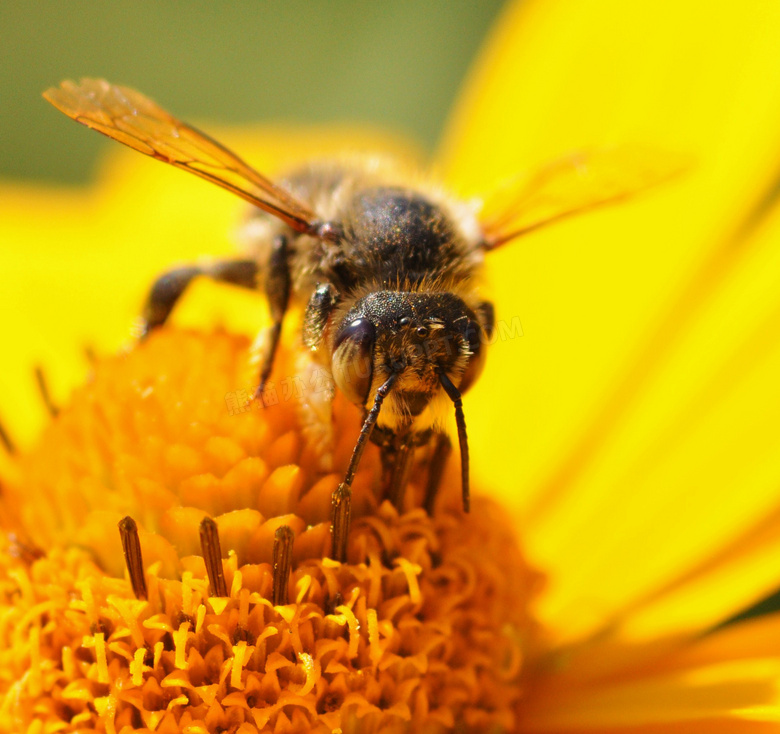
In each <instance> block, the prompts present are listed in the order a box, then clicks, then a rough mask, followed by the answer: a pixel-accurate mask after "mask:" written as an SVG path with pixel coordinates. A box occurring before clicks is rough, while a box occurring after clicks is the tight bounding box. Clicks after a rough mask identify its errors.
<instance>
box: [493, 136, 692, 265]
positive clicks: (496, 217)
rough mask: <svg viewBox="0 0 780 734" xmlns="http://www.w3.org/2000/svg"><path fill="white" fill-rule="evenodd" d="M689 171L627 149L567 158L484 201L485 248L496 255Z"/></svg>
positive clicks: (658, 155) (679, 160)
mask: <svg viewBox="0 0 780 734" xmlns="http://www.w3.org/2000/svg"><path fill="white" fill-rule="evenodd" d="M690 165H691V161H690V159H688V158H685V157H684V156H681V155H673V154H670V153H663V152H661V151H658V150H653V149H650V148H643V147H640V146H628V145H624V146H615V147H609V148H598V149H595V150H592V151H587V152H582V153H574V154H572V155H569V156H566V157H565V158H562V159H560V160H558V161H555V162H553V163H551V164H549V165H548V166H545V167H544V168H541V169H539V170H537V171H535V172H533V173H530V174H526V175H522V176H518V177H517V178H515V179H513V180H512V181H510V182H509V184H508V185H507V186H505V187H503V188H502V189H500V190H499V191H498V192H496V194H495V195H493V196H492V197H490V198H488V199H487V201H486V203H485V209H484V212H483V216H482V226H483V229H484V232H485V248H486V249H488V250H492V249H495V248H497V247H500V246H501V245H503V244H505V243H507V242H509V241H510V240H513V239H515V238H516V237H520V236H521V235H524V234H526V233H528V232H531V231H533V230H535V229H538V228H540V227H543V226H545V225H547V224H551V223H553V222H557V221H558V220H560V219H564V218H565V217H569V216H571V215H573V214H577V213H580V212H584V211H588V210H590V209H593V208H595V207H597V206H601V205H603V204H609V203H612V202H615V201H619V200H621V199H624V198H626V197H628V196H631V195H633V194H635V193H637V192H639V191H642V190H643V189H646V188H648V187H650V186H654V185H656V184H659V183H661V182H663V181H666V180H668V179H670V178H672V177H674V176H675V175H677V174H680V173H682V172H683V171H684V170H686V169H687V168H689V167H690Z"/></svg>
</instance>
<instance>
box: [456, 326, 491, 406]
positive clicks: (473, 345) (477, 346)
mask: <svg viewBox="0 0 780 734" xmlns="http://www.w3.org/2000/svg"><path fill="white" fill-rule="evenodd" d="M465 337H466V339H467V340H468V343H469V351H470V352H471V356H470V357H469V361H468V362H467V363H466V369H465V370H463V374H462V375H461V378H460V384H459V385H458V390H460V392H461V393H464V392H466V390H468V389H469V388H470V387H471V386H472V385H473V384H474V383H475V382H476V381H477V378H478V377H479V376H480V375H481V374H482V370H483V368H484V367H485V349H484V345H483V344H482V328H481V327H480V326H479V324H477V323H475V322H474V321H471V322H469V325H468V328H467V329H466V333H465Z"/></svg>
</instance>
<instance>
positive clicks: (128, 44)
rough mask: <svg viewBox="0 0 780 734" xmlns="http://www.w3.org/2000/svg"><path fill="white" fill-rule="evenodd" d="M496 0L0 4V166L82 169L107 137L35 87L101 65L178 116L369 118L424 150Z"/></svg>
mask: <svg viewBox="0 0 780 734" xmlns="http://www.w3.org/2000/svg"><path fill="white" fill-rule="evenodd" d="M501 5H502V1H501V0H481V1H480V2H466V1H461V0H455V1H452V0H450V1H448V0H427V1H425V2H416V1H415V0H398V1H391V2H379V3H369V2H357V0H331V1H330V2H326V1H325V0H288V1H287V2H281V1H280V0H236V1H235V2H229V3H228V2H205V1H204V0H195V1H191V2H188V3H172V2H139V1H138V0H132V1H131V0H115V1H113V2H102V3H101V2H94V0H68V1H67V2H62V0H44V1H42V2H34V3H30V2H26V1H25V0H2V2H0V29H1V30H2V38H3V41H2V44H0V109H2V114H1V115H0V136H1V137H0V139H1V140H2V144H1V145H0V177H2V178H22V179H28V180H45V181H49V182H81V181H85V180H88V179H89V177H90V174H91V171H92V170H93V167H94V165H95V162H96V160H97V157H98V156H99V154H100V150H101V146H102V145H104V144H107V141H105V140H102V139H101V138H100V136H96V135H85V134H84V131H83V130H82V129H80V128H79V127H78V126H77V125H73V124H67V123H66V122H65V121H64V120H63V118H62V116H61V115H60V114H59V113H57V112H56V111H55V110H54V109H53V108H51V107H50V106H49V105H48V104H46V102H44V100H43V99H41V96H40V95H41V92H42V91H43V90H44V89H45V88H46V87H49V86H52V85H53V84H57V83H58V82H59V81H60V80H62V79H65V78H78V77H82V76H102V77H106V78H107V79H109V80H111V81H113V82H116V83H121V84H125V85H127V86H132V87H136V88H137V89H139V90H141V91H143V92H144V93H145V94H148V95H149V96H150V97H152V98H153V99H155V100H157V101H158V102H160V103H161V104H163V106H164V107H166V108H167V109H169V110H171V111H172V112H174V113H175V114H176V115H177V116H179V117H182V118H184V119H195V120H208V121H214V122H217V123H241V122H257V121H262V120H273V121H285V120H290V121H295V122H333V121H352V122H368V123H371V124H373V125H375V126H376V125H378V126H380V127H384V128H387V129H389V130H394V131H396V132H402V133H406V134H409V135H411V136H412V138H413V139H415V140H416V141H417V142H419V143H420V144H422V145H423V146H424V147H426V148H428V149H430V148H432V147H433V145H434V144H435V142H436V139H437V136H438V133H439V131H440V130H441V128H442V125H443V123H444V120H445V118H446V114H447V111H448V109H449V107H450V105H451V104H452V102H453V100H454V97H455V95H456V93H457V90H458V87H459V85H460V83H461V81H462V80H463V77H464V75H465V73H466V71H467V69H468V65H469V62H470V61H471V60H472V58H473V57H474V55H475V53H476V52H477V50H478V49H479V47H480V44H481V42H482V40H483V38H484V36H485V34H486V32H487V30H488V29H489V28H490V25H491V23H492V21H493V20H494V19H495V17H496V15H497V13H498V11H499V9H500V6H501Z"/></svg>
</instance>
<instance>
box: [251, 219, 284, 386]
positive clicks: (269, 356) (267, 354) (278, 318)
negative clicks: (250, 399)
mask: <svg viewBox="0 0 780 734" xmlns="http://www.w3.org/2000/svg"><path fill="white" fill-rule="evenodd" d="M290 280H291V279H290V266H289V263H288V261H287V236H286V235H283V234H280V235H277V236H276V237H274V242H273V247H272V249H271V257H270V258H268V272H267V275H266V279H265V294H266V297H267V298H268V305H269V306H270V307H271V319H272V320H273V324H272V325H271V326H270V327H268V330H267V331H266V332H265V334H264V335H263V336H264V338H263V351H264V354H263V355H262V358H261V360H260V380H259V382H258V385H257V390H256V391H255V400H262V399H263V392H264V391H265V385H266V383H267V382H268V378H269V377H270V376H271V369H272V368H273V365H274V355H275V354H276V347H277V346H278V345H279V337H280V336H281V335H282V321H283V319H284V314H285V313H286V311H287V304H288V303H289V301H290Z"/></svg>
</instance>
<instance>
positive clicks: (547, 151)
mask: <svg viewBox="0 0 780 734" xmlns="http://www.w3.org/2000/svg"><path fill="white" fill-rule="evenodd" d="M778 29H780V8H775V7H772V8H769V7H767V6H766V5H764V4H758V3H748V4H747V5H743V6H740V7H735V6H732V7H726V6H720V7H718V8H713V9H712V12H710V11H709V10H708V11H707V12H706V13H703V12H702V10H701V8H700V7H695V6H692V5H682V6H681V5H679V4H676V3H673V2H662V3H661V4H660V5H659V4H654V5H653V6H652V7H651V6H649V5H648V6H645V7H643V8H638V7H637V6H636V5H626V4H624V3H619V2H616V1H614V2H613V1H612V0H597V1H596V2H592V3H588V4H584V5H578V6H573V5H572V4H571V3H562V2H544V3H542V2H535V3H534V2H530V3H521V4H516V5H515V6H513V7H512V8H511V9H510V10H509V12H508V14H507V16H506V18H505V22H504V23H503V24H499V31H498V35H497V37H496V39H495V42H494V43H493V44H492V45H491V46H490V47H489V51H488V53H487V54H486V56H485V57H484V59H483V62H482V65H481V67H479V68H478V70H477V73H476V74H475V76H474V77H473V79H472V82H471V84H470V86H469V87H468V88H467V91H466V94H465V96H464V100H463V101H462V103H461V105H460V107H459V109H458V111H457V113H456V116H455V121H454V123H453V126H452V127H451V128H450V131H449V133H448V135H447V136H446V137H445V142H444V145H443V148H442V156H443V167H444V168H445V170H446V171H447V172H448V175H449V177H450V181H451V182H452V183H453V186H454V187H456V188H457V189H459V190H463V191H468V192H471V193H476V192H480V191H482V192H484V191H485V190H487V189H489V187H490V185H491V183H494V182H496V181H501V180H502V179H504V178H506V177H507V176H510V175H511V174H512V173H513V172H514V171H516V170H517V169H518V168H519V167H521V166H523V165H534V164H538V163H540V162H541V161H543V160H545V159H549V158H554V157H556V156H557V155H559V154H560V153H562V152H564V151H565V150H566V149H567V148H578V147H582V146H583V145H588V144H599V143H608V142H615V141H616V142H620V141H628V142H630V141H634V140H641V141H643V142H645V143H648V144H651V145H657V146H658V147H659V149H660V150H678V151H687V152H691V153H693V154H695V155H696V156H697V158H698V164H697V166H696V168H695V170H694V171H692V172H691V174H690V175H689V176H687V177H686V179H685V180H684V181H682V182H680V183H677V184H672V185H669V186H667V187H666V188H665V189H664V190H659V191H658V192H657V193H652V194H648V195H647V196H645V197H644V198H643V199H642V200H637V201H635V202H631V203H627V204H625V205H622V206H621V207H619V208H614V209H612V210H610V211H604V212H601V213H598V214H593V215H590V216H589V217H587V218H585V219H582V220H579V221H576V222H567V223H564V224H561V225H558V226H557V227H555V228H554V229H551V230H549V231H548V232H545V233H544V234H539V235H535V236H533V237H529V238H527V239H526V241H525V242H520V243H514V244H512V245H508V246H507V247H506V249H505V251H500V252H497V253H495V254H494V255H491V256H490V257H491V258H492V260H491V263H490V268H491V273H492V275H493V280H494V292H495V296H496V301H497V303H498V314H499V317H502V318H503V319H504V321H505V322H510V323H511V320H512V319H514V318H518V319H519V320H520V321H521V322H522V336H523V338H522V339H517V338H515V339H508V340H507V341H503V342H502V341H499V343H498V344H497V345H496V346H495V347H494V349H493V354H492V355H491V360H489V361H488V368H487V370H486V372H485V375H484V376H483V379H482V383H481V384H480V385H479V386H477V388H476V389H475V390H474V397H473V398H471V396H470V399H471V405H470V408H471V409H470V411H469V427H470V435H472V436H473V437H474V438H473V449H474V456H475V460H474V464H475V466H476V467H479V466H480V464H481V465H482V466H489V467H490V472H491V474H490V477H491V480H492V482H494V483H495V485H496V486H506V487H509V486H514V487H516V488H517V489H516V492H517V494H516V495H515V496H514V497H513V498H512V500H513V501H514V503H515V506H516V507H518V508H521V509H523V510H524V513H523V516H524V518H525V526H526V530H527V543H528V547H529V552H530V554H531V556H532V557H533V558H534V559H535V560H536V562H537V563H539V564H540V565H541V566H542V567H543V568H546V569H549V570H551V572H552V573H551V576H552V583H551V588H550V594H549V595H548V597H547V603H546V605H545V608H544V609H543V610H542V611H543V614H544V616H545V618H546V619H547V620H549V621H551V622H552V623H553V624H555V625H556V626H557V627H558V628H559V629H566V630H567V634H569V635H576V634H577V631H579V632H582V633H585V632H587V631H588V630H589V629H593V628H594V627H595V626H598V625H599V624H600V623H603V621H604V620H605V619H608V618H612V616H613V615H614V614H615V613H617V612H618V611H619V610H620V609H621V608H625V606H626V605H628V604H630V603H631V601H635V600H636V599H637V598H638V597H640V596H641V595H642V594H646V593H648V592H649V591H650V590H652V589H654V588H658V586H659V585H663V584H664V582H665V581H669V580H670V579H673V578H675V577H676V576H677V575H678V574H680V573H685V572H686V570H687V569H689V568H690V567H691V565H695V564H697V563H699V562H701V561H702V559H703V558H704V557H707V555H708V554H711V553H714V552H716V551H717V550H718V549H719V547H721V546H722V544H723V543H726V542H728V541H729V540H731V539H733V538H734V537H735V536H736V535H737V534H738V533H739V531H740V530H741V529H744V528H745V527H747V526H748V525H750V524H751V523H752V522H754V521H755V520H756V518H757V517H758V516H760V514H761V513H762V512H765V511H766V510H767V508H768V507H770V506H771V505H772V502H771V488H772V486H776V479H777V470H778V466H777V462H776V461H773V458H772V457H773V456H776V455H777V452H774V454H773V453H772V450H771V446H770V444H771V440H772V435H773V434H772V433H771V431H770V430H769V427H770V426H771V423H770V420H771V415H772V414H773V410H774V411H776V408H773V407H772V406H773V405H775V404H776V403H775V400H776V398H777V397H778V394H777V389H776V387H775V383H776V381H775V382H773V380H772V374H773V373H774V374H776V370H777V360H778V355H777V354H776V350H775V351H773V346H774V344H775V343H776V341H775V340H772V339H771V338H770V335H771V333H772V330H773V329H775V328H776V314H777V312H776V310H774V309H775V308H776V306H777V302H776V300H773V299H772V294H773V293H776V292H777V289H776V281H773V278H774V277H775V274H776V273H777V272H778V270H777V264H776V261H775V260H774V257H775V256H774V252H773V250H772V248H771V242H772V238H773V237H775V236H776V234H770V233H769V232H762V233H761V234H760V236H749V235H752V234H753V233H752V232H750V231H749V230H750V227H751V226H753V225H754V224H755V222H753V221H752V218H753V217H754V215H757V213H758V214H766V212H765V211H763V210H762V208H761V207H762V205H764V204H765V203H766V202H765V201H764V200H763V198H762V197H763V196H764V192H766V191H768V190H770V189H771V184H770V182H771V181H772V180H773V177H774V176H775V174H776V173H777V172H776V170H775V168H776V161H777V159H778V157H779V156H778V154H780V137H778V135H777V132H776V131H777V129H778V128H779V127H780V104H779V103H778V99H777V98H776V96H775V95H772V94H771V93H769V91H768V90H771V89H774V88H776V87H777V85H778V83H780V57H778V56H777V54H776V50H775V41H774V39H775V38H776V36H777V33H778ZM741 227H743V229H740V228H741ZM773 227H774V225H773ZM775 249H776V248H775ZM508 273H509V274H511V275H510V276H508V275H507V274H508ZM773 289H774V290H773ZM736 314H739V316H737V315H736ZM743 315H744V317H745V319H746V321H741V320H738V319H739V318H740V317H741V316H743ZM732 319H733V320H732ZM729 327H730V328H729ZM507 333H509V334H512V330H511V329H508V330H507ZM514 333H515V335H519V334H518V331H517V330H515V331H514ZM499 403H500V404H501V406H502V411H503V412H504V414H506V415H508V416H511V421H512V429H511V430H507V424H506V422H504V421H496V420H495V407H496V405H497V404H499ZM519 447H521V451H520V452H518V448H519ZM518 454H519V455H518ZM508 457H517V458H516V459H514V460H510V459H509V458H508ZM477 471H479V469H477ZM485 473H486V474H487V472H485ZM773 482H774V484H773ZM572 568H576V569H577V572H576V573H571V569H572ZM758 586H760V584H759V585H757V586H754V587H753V589H752V592H748V591H747V590H746V589H743V590H742V592H740V593H738V594H736V595H735V597H734V599H733V600H732V603H733V604H734V605H739V604H741V603H744V601H745V594H746V593H760V591H759V588H758ZM721 609H722V608H721Z"/></svg>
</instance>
